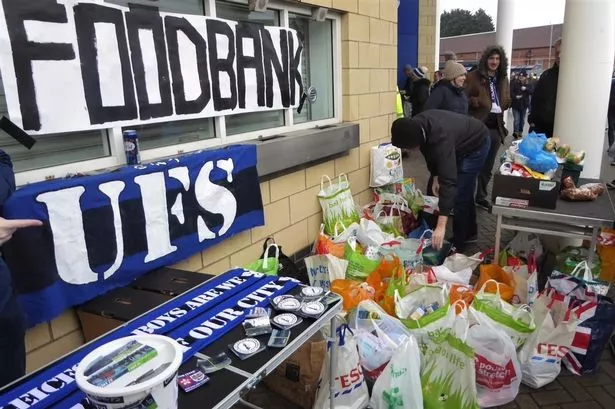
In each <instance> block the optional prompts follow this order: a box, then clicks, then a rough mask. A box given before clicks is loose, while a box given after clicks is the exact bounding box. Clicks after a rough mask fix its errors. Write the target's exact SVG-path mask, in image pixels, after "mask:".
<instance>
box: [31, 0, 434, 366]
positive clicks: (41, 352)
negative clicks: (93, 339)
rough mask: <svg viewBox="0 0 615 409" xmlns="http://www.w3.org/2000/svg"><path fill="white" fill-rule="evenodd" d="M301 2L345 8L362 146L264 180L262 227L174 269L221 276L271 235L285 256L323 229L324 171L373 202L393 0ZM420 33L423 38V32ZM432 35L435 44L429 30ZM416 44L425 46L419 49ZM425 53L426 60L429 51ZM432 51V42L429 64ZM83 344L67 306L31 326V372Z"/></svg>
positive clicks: (346, 92)
mask: <svg viewBox="0 0 615 409" xmlns="http://www.w3.org/2000/svg"><path fill="white" fill-rule="evenodd" d="M302 3H304V4H310V5H316V6H324V7H328V8H331V9H336V10H339V11H340V12H343V13H344V14H343V18H342V48H341V49H342V60H343V61H342V68H343V73H342V86H343V101H342V102H343V119H344V121H350V122H356V123H358V124H359V125H360V135H361V146H360V147H358V148H356V149H353V150H351V151H350V153H349V154H348V156H345V157H342V158H339V159H335V160H332V161H329V162H326V163H323V164H320V165H317V166H314V167H311V168H308V169H305V170H301V171H298V172H295V173H292V174H289V175H285V176H282V177H280V178H277V179H274V180H271V181H268V182H264V183H261V192H262V195H263V202H264V206H265V226H264V227H259V228H256V229H253V230H251V231H246V232H243V233H240V234H238V235H236V236H234V237H232V238H230V239H228V240H225V241H223V242H222V243H220V244H218V245H217V246H215V247H213V248H210V249H208V250H206V251H204V252H203V253H201V254H197V255H195V256H193V257H191V258H189V259H187V260H185V261H183V262H181V263H179V264H177V265H176V266H175V267H176V268H180V269H185V270H190V271H199V272H208V273H216V274H218V273H222V272H224V271H227V270H228V269H229V268H231V267H232V266H241V265H245V264H246V263H249V262H252V261H254V260H256V259H257V258H258V257H259V256H260V254H261V252H262V246H263V241H264V239H265V238H267V237H268V236H273V237H274V238H275V240H276V241H277V242H278V243H280V244H281V245H282V246H283V248H284V252H285V253H286V254H289V255H290V254H293V253H295V252H298V251H300V250H302V249H304V248H306V247H307V246H309V245H310V244H311V243H312V242H313V240H314V238H315V237H316V235H317V232H318V230H319V228H320V223H321V213H320V205H319V203H318V200H317V198H316V195H317V193H318V191H319V189H320V178H321V176H322V175H330V176H337V175H339V174H340V173H346V174H347V175H348V178H349V180H350V183H351V189H352V192H353V194H354V196H355V200H356V202H357V203H358V204H362V205H363V204H367V203H368V202H369V201H370V199H371V196H370V192H369V190H368V183H369V150H370V148H371V147H372V146H375V145H377V144H379V143H382V142H385V141H388V140H389V129H390V126H391V123H392V121H393V119H394V111H395V89H396V84H395V82H396V67H397V49H396V47H397V0H311V1H302ZM421 3H423V2H421ZM426 3H433V2H429V1H428V2H426ZM421 7H422V6H421ZM421 21H423V20H421ZM430 22H431V20H430ZM430 27H433V24H432V25H430ZM423 36H426V37H428V35H427V34H425V33H424V32H423ZM430 38H431V44H433V33H432V34H431V37H430ZM425 43H428V41H425ZM419 49H420V50H423V51H424V48H423V49H421V48H419ZM424 53H425V57H424V58H425V59H426V58H427V54H429V53H427V52H425V51H424ZM433 54H434V51H433V47H432V51H431V54H430V55H431V60H432V63H433V59H434V56H433ZM420 61H423V60H420ZM82 341H83V339H82V336H81V333H80V331H79V325H78V323H77V320H76V318H75V315H74V313H73V312H72V311H70V312H67V313H65V314H64V315H62V316H61V317H60V318H58V319H56V320H54V321H53V322H51V323H46V324H41V325H39V326H37V327H35V328H33V329H31V330H30V331H28V335H27V343H28V351H29V352H28V369H29V370H32V369H35V368H37V367H39V366H41V365H43V364H45V363H47V362H50V361H52V360H54V359H55V358H57V357H58V356H60V355H62V354H64V353H67V352H69V351H71V350H72V349H74V348H75V347H77V346H78V345H80V344H81V343H82Z"/></svg>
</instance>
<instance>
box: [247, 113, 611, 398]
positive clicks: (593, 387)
mask: <svg viewBox="0 0 615 409" xmlns="http://www.w3.org/2000/svg"><path fill="white" fill-rule="evenodd" d="M507 124H512V114H511V115H510V117H509V119H508V120H507ZM526 132H527V125H526ZM511 133H512V132H511ZM507 142H509V143H510V137H509V139H508V141H507ZM605 150H606V142H605ZM496 163H497V162H496ZM404 175H405V176H406V177H414V178H416V180H417V184H418V186H419V187H420V188H421V189H423V190H424V189H425V187H426V185H427V179H428V176H429V174H428V171H427V168H426V166H425V161H424V160H423V157H422V156H421V154H420V153H419V152H415V153H410V156H409V157H408V158H407V159H404ZM602 179H603V180H604V181H611V180H613V179H615V166H609V161H608V158H607V157H606V153H605V158H604V159H603V174H602ZM489 190H491V187H489ZM610 193H611V195H613V193H612V191H611V192H610ZM612 198H613V199H614V200H615V197H613V196H612ZM477 216H478V226H479V229H478V230H479V232H478V243H477V244H476V245H475V246H472V247H470V248H468V251H467V253H468V254H472V253H473V252H478V251H483V250H485V249H489V248H492V247H493V245H494V238H495V226H496V221H495V217H494V216H492V215H491V214H489V213H488V212H487V211H484V210H482V209H478V211H477ZM512 235H513V234H512V233H511V232H504V233H503V237H502V242H503V243H506V242H507V241H509V240H510V239H512ZM562 366H563V365H562ZM249 400H250V401H251V402H253V403H254V404H257V405H259V406H261V407H262V408H264V409H277V408H279V409H295V408H297V406H295V405H293V404H292V403H290V402H288V401H286V400H285V399H283V398H281V397H279V396H277V395H275V394H274V393H273V392H271V391H270V390H268V389H267V388H266V387H265V386H259V387H258V388H257V389H256V390H255V391H253V392H252V393H251V394H250V397H249ZM238 407H239V406H238ZM500 408H501V409H601V408H603V409H614V408H615V355H614V354H613V353H612V352H611V351H610V350H609V349H608V348H607V349H606V350H605V351H604V353H603V355H602V360H601V361H600V363H599V366H598V370H597V372H596V373H595V374H593V375H584V376H575V375H573V374H571V373H570V372H568V371H567V370H566V369H565V368H563V369H562V372H561V374H560V376H559V377H558V379H557V380H556V381H554V382H552V383H551V384H549V385H547V386H545V387H543V388H541V389H537V390H536V389H531V388H529V387H527V386H525V385H521V388H520V391H519V395H518V397H517V399H516V400H515V401H514V402H513V403H510V404H508V405H505V406H501V407H500ZM297 409H298V408H297Z"/></svg>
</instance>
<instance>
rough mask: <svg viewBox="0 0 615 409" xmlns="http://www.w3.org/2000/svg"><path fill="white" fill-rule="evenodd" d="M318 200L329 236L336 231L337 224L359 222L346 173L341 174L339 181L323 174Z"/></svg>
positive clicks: (345, 224)
mask: <svg viewBox="0 0 615 409" xmlns="http://www.w3.org/2000/svg"><path fill="white" fill-rule="evenodd" d="M325 179H326V180H328V181H329V184H328V186H326V185H325ZM318 200H319V201H320V207H321V208H322V216H323V220H324V223H325V233H327V234H328V235H329V236H332V235H333V234H334V233H335V225H336V224H338V223H341V224H342V226H350V225H351V224H352V223H358V222H359V213H358V212H357V210H356V208H355V204H354V199H353V198H352V192H351V191H350V182H348V177H347V176H346V174H343V173H342V174H341V175H339V177H338V181H337V183H332V182H331V178H329V177H328V176H326V175H323V177H322V179H321V181H320V192H319V193H318Z"/></svg>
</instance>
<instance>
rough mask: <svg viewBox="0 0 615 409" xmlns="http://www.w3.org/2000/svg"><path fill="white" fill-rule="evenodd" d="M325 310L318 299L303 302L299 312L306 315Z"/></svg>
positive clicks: (317, 313) (316, 313)
mask: <svg viewBox="0 0 615 409" xmlns="http://www.w3.org/2000/svg"><path fill="white" fill-rule="evenodd" d="M324 311H325V306H324V304H323V303H321V302H320V301H312V302H308V303H305V304H303V307H301V312H303V313H304V314H308V315H319V314H322V313H323V312H324Z"/></svg>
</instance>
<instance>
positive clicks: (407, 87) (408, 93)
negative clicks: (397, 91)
mask: <svg viewBox="0 0 615 409" xmlns="http://www.w3.org/2000/svg"><path fill="white" fill-rule="evenodd" d="M412 82H413V81H412V78H410V77H408V78H406V83H405V84H404V89H403V91H404V93H405V95H404V99H406V100H408V101H410V97H411V96H412Z"/></svg>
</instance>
